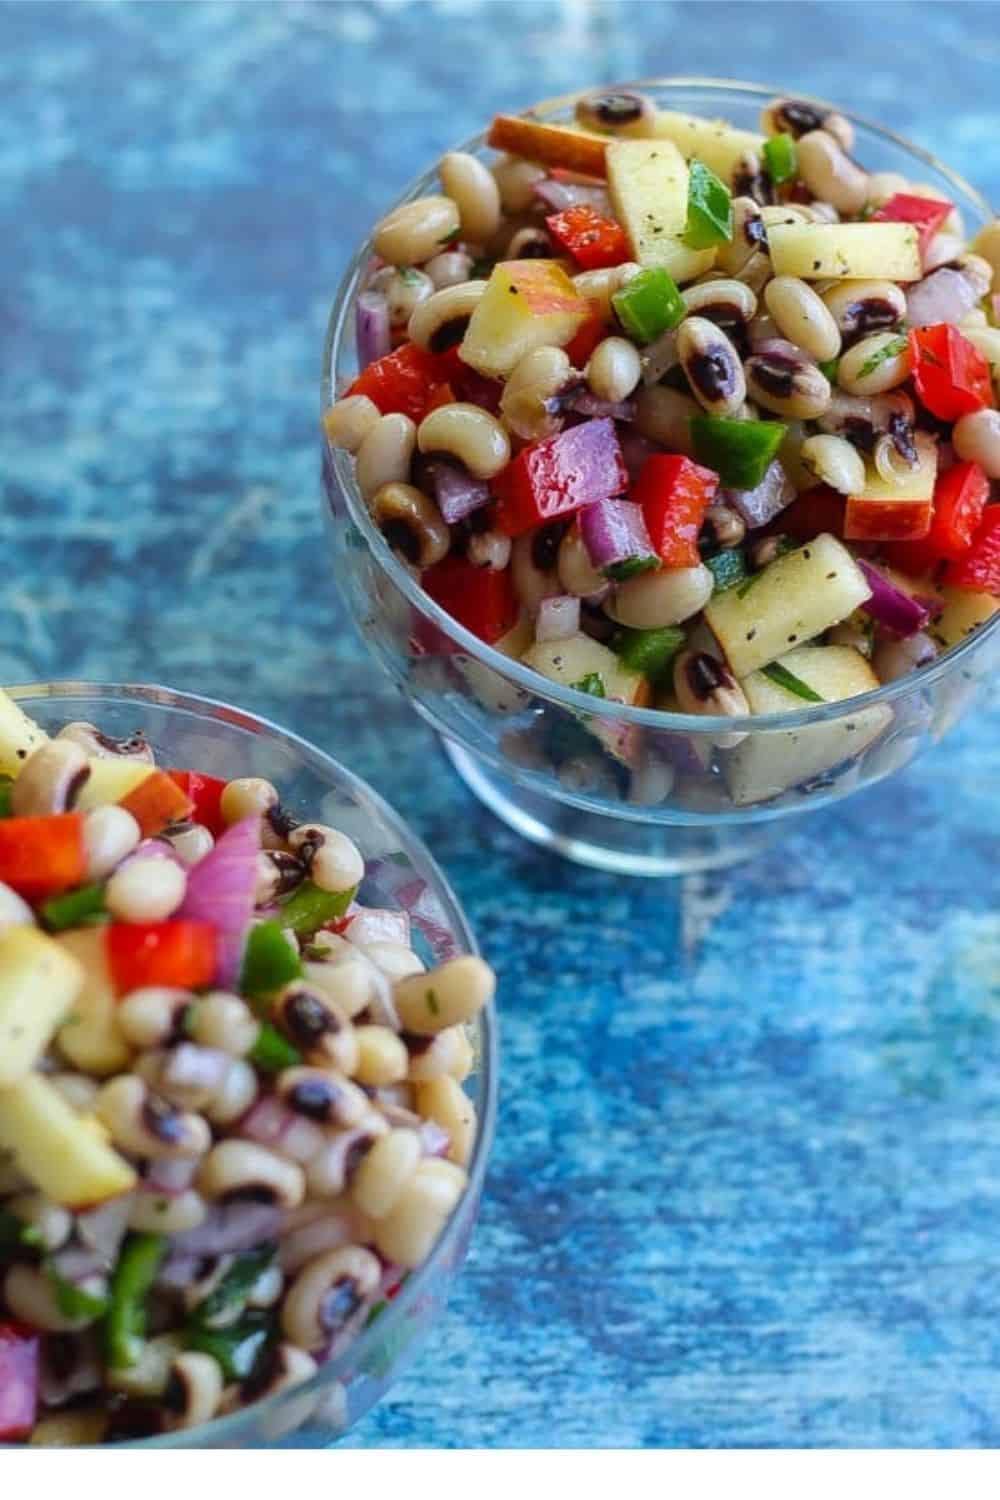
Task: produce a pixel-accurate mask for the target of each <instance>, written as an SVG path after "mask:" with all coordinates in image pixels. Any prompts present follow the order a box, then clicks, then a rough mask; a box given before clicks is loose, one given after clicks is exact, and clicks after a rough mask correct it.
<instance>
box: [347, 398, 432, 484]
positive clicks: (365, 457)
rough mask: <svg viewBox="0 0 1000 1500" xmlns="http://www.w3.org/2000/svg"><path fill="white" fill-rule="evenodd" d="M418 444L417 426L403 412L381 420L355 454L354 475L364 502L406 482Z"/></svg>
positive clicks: (392, 413)
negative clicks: (384, 488) (383, 489)
mask: <svg viewBox="0 0 1000 1500" xmlns="http://www.w3.org/2000/svg"><path fill="white" fill-rule="evenodd" d="M416 443H417V428H416V423H415V422H411V420H410V418H409V417H407V416H404V415H403V413H402V412H398V411H393V412H389V413H388V415H387V416H384V417H379V419H378V421H377V422H376V423H375V424H374V425H373V426H372V427H371V428H370V429H369V431H368V432H367V433H366V434H365V437H364V439H363V441H362V443H361V446H360V448H359V449H358V451H357V454H356V455H355V476H356V478H357V481H358V488H359V489H360V491H361V494H362V495H363V497H364V499H365V500H367V501H371V500H373V499H374V498H375V496H376V495H377V494H378V492H379V490H380V489H382V488H383V487H384V486H385V485H387V484H406V483H407V481H408V480H409V477H410V465H411V464H412V462H413V451H414V449H415V447H416Z"/></svg>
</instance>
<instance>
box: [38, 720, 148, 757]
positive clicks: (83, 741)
mask: <svg viewBox="0 0 1000 1500" xmlns="http://www.w3.org/2000/svg"><path fill="white" fill-rule="evenodd" d="M56 739H58V740H72V741H73V743H74V745H79V746H80V748H81V750H85V751H86V753H87V756H88V757H89V759H90V760H132V761H137V762H138V763H139V764H141V765H146V766H152V765H154V764H155V763H156V757H155V755H154V754H153V748H152V746H151V745H150V743H149V741H148V740H147V738H146V736H145V735H144V734H143V732H142V730H141V729H140V730H137V731H135V732H134V733H132V734H128V735H125V736H123V737H122V738H121V739H119V740H116V739H115V738H114V737H113V736H112V735H110V734H104V733H103V732H102V731H101V730H100V729H98V728H97V725H96V724H88V723H87V722H86V721H85V720H83V719H74V720H73V721H72V723H70V724H64V725H63V727H62V728H61V729H60V731H59V733H58V734H57V735H56Z"/></svg>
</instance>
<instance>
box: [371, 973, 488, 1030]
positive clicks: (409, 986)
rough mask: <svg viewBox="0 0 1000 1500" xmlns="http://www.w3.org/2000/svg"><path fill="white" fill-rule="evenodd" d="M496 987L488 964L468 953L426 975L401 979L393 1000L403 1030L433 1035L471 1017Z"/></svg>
mask: <svg viewBox="0 0 1000 1500" xmlns="http://www.w3.org/2000/svg"><path fill="white" fill-rule="evenodd" d="M495 988H496V979H495V977H494V974H493V970H492V969H491V968H490V966H489V964H487V963H484V962H483V960H482V959H481V958H479V957H477V956H476V955H475V954H472V953H467V954H464V955H463V956H462V957H461V958H452V959H449V960H448V961H447V963H443V964H441V965H439V966H438V968H436V969H432V970H431V971H430V973H428V974H415V975H414V976H413V977H412V978H410V979H402V980H400V982H399V983H398V984H397V985H395V987H394V989H393V999H394V1001H395V1005H396V1010H397V1012H398V1015H399V1018H400V1021H401V1022H402V1025H403V1029H404V1030H405V1031H411V1032H415V1033H416V1035H417V1036H433V1035H434V1033H435V1032H438V1031H443V1030H444V1029H445V1027H446V1026H455V1025H458V1024H459V1023H460V1022H462V1021H469V1020H471V1019H472V1017H473V1016H475V1015H477V1014H478V1013H479V1011H481V1010H482V1009H483V1007H484V1006H485V1005H487V1004H488V1003H489V1001H490V1000H491V999H492V998H493V993H494V990H495Z"/></svg>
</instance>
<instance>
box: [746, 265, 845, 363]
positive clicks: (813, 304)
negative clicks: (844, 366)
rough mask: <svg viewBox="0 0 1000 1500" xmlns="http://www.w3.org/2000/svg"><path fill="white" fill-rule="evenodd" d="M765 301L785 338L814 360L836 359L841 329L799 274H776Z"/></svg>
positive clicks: (766, 291) (838, 351) (766, 293)
mask: <svg viewBox="0 0 1000 1500" xmlns="http://www.w3.org/2000/svg"><path fill="white" fill-rule="evenodd" d="M764 301H765V303H766V305H767V310H768V312H769V313H770V314H771V317H772V318H773V319H774V321H775V323H776V324H777V326H778V329H779V331H780V333H781V336H782V337H783V338H786V339H789V340H790V341H791V343H793V344H796V345H797V346H798V347H799V348H800V349H804V350H805V351H806V353H807V354H811V355H812V357H813V359H818V360H828V359H836V357H837V355H838V354H839V353H840V329H839V328H838V327H837V324H836V322H835V320H834V317H833V314H832V313H831V312H830V310H829V308H828V307H827V306H826V303H825V302H823V301H822V299H821V298H819V297H818V296H817V295H816V293H815V292H814V291H813V289H812V287H811V286H809V285H808V284H807V283H806V282H804V281H800V280H799V278H798V277H797V276H774V277H772V279H771V280H770V281H769V282H768V284H767V286H766V287H765V288H764Z"/></svg>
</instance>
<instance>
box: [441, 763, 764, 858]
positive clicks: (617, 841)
mask: <svg viewBox="0 0 1000 1500" xmlns="http://www.w3.org/2000/svg"><path fill="white" fill-rule="evenodd" d="M441 743H442V745H443V747H444V751H445V754H446V755H447V756H448V759H449V760H450V761H451V763H452V765H453V766H454V767H455V770H456V771H457V772H458V774H459V776H461V778H462V780H463V781H464V782H465V784H466V786H467V787H468V788H469V790H470V791H471V792H472V793H474V795H475V796H476V797H478V798H479V800H480V802H482V803H484V804H485V806H486V807H488V808H489V810H490V812H492V813H495V814H496V816H497V817H498V818H500V819H501V820H502V822H504V823H506V824H507V827H508V828H513V830H514V832H515V833H520V834H521V835H522V836H523V837H524V838H526V839H530V840H531V841H532V843H534V844H541V845H542V847H543V848H545V849H553V850H555V852H556V853H557V854H561V855H563V857H564V858H565V859H571V860H573V861H575V863H576V864H579V865H590V866H592V867H593V868H594V869H596V870H610V871H611V872H612V873H613V874H615V875H635V876H647V877H648V876H652V877H664V876H678V875H691V874H694V873H696V872H697V871H699V870H723V869H726V868H728V867H729V866H730V865H737V864H740V863H742V861H744V860H747V859H752V858H753V857H754V856H755V855H757V854H760V853H762V852H763V850H765V849H768V848H770V847H771V845H772V844H775V843H777V841H778V840H779V839H780V838H781V837H782V836H783V833H784V828H783V826H782V823H781V822H777V821H775V822H762V823H751V822H747V823H746V824H723V825H718V824H717V825H715V826H714V827H709V826H705V825H696V826H691V825H679V824H663V823H653V822H649V823H644V822H639V821H636V820H634V819H630V818H616V817H613V816H611V815H608V814H604V813H592V812H587V811H585V810H584V809H583V808H579V807H572V806H571V805H570V804H569V803H566V802H560V801H559V800H558V799H557V798H555V797H546V796H544V795H542V794H540V793H538V792H533V791H530V790H528V788H526V787H523V786H519V785H518V784H517V783H516V782H514V781H511V780H509V779H508V778H507V777H506V776H503V775H502V774H501V773H500V772H498V771H495V770H494V769H493V767H492V766H490V765H487V763H486V762H485V761H483V760H481V759H480V758H479V756H477V755H472V754H470V752H469V751H468V750H465V749H463V748H462V746H461V745H457V744H456V743H455V741H454V740H451V739H448V738H447V736H445V735H442V736H441Z"/></svg>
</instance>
